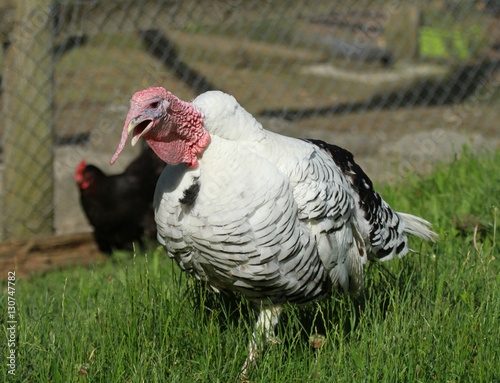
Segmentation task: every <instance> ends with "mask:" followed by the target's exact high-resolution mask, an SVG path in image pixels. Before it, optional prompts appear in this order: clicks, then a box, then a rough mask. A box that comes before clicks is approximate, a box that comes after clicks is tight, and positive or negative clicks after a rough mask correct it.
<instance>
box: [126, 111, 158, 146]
mask: <svg viewBox="0 0 500 383" xmlns="http://www.w3.org/2000/svg"><path fill="white" fill-rule="evenodd" d="M152 126H153V120H151V119H149V118H143V117H136V118H133V119H132V120H130V122H129V123H128V126H127V133H128V134H130V133H132V132H133V135H132V141H131V144H132V146H134V145H135V144H136V143H137V141H139V138H141V137H142V136H143V135H144V134H145V133H146V132H148V131H149V130H150V129H151V127H152Z"/></svg>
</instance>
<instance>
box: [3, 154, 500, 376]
mask: <svg viewBox="0 0 500 383" xmlns="http://www.w3.org/2000/svg"><path fill="white" fill-rule="evenodd" d="M499 164H500V153H496V154H493V155H489V156H482V157H476V156H472V155H470V154H467V155H465V156H463V157H462V158H461V159H458V160H456V161H455V162H453V163H452V164H450V165H443V166H441V167H440V169H439V170H438V171H436V172H435V173H433V174H431V175H430V176H428V177H427V178H425V179H423V178H416V177H411V176H410V177H409V178H408V180H407V182H405V183H402V186H400V187H398V188H397V189H394V188H390V187H382V188H379V189H380V190H381V193H382V195H383V196H384V197H385V198H386V200H387V201H388V202H389V203H391V204H392V205H393V206H394V207H395V208H396V209H397V210H400V211H407V212H412V213H414V214H418V215H421V216H423V217H425V218H427V219H429V220H431V221H432V222H434V224H435V229H436V230H437V232H438V233H439V234H440V236H441V240H440V242H439V243H437V244H426V243H422V242H421V241H418V240H412V241H411V245H412V247H413V248H414V249H415V250H416V253H415V254H410V255H409V256H407V257H405V258H403V259H400V260H394V261H391V262H388V263H383V264H382V263H373V264H370V265H369V266H368V267H367V268H366V288H365V290H364V293H363V295H362V296H361V297H360V298H358V299H351V298H348V297H345V296H343V295H342V294H340V293H334V294H333V296H332V297H331V298H330V299H328V300H326V301H324V302H322V303H321V304H318V303H315V304H311V305H309V306H307V307H304V308H297V307H291V306H290V307H287V310H286V313H285V315H283V316H282V320H281V321H280V324H279V325H278V328H277V331H276V334H277V338H278V339H279V341H276V342H274V343H275V344H272V345H269V346H268V347H267V348H266V349H265V351H264V352H263V353H262V354H261V356H260V358H259V359H258V363H257V366H256V368H254V369H253V370H252V371H251V374H250V376H249V378H250V381H255V382H296V381H297V382H306V381H307V382H333V381H335V382H351V381H360V382H361V381H366V382H379V381H390V382H405V381H406V382H415V381H420V382H429V381H437V382H469V381H470V382H494V381H499V380H500V368H499V366H500V323H499V315H500V314H499V313H500V276H499V274H498V272H499V268H500V260H499V258H500V257H499V252H498V244H497V242H498V234H497V232H496V231H497V226H498V221H499V219H500V214H499V213H498V210H497V208H498V205H499V204H498V202H499V201H498V196H499V195H500V186H499V185H500V182H499V181H500V178H499V177H500V169H499ZM476 222H480V223H481V227H480V228H479V229H478V231H477V235H476V238H475V239H474V229H475V223H476ZM476 247H477V249H476ZM5 272H6V271H5ZM3 287H4V292H5V291H6V285H3ZM15 298H16V309H17V313H16V319H17V321H18V322H17V332H16V343H17V359H16V370H15V372H16V375H15V377H14V378H12V377H11V376H10V375H8V374H7V370H6V369H5V367H6V363H5V360H6V358H5V357H4V359H3V360H2V364H1V365H2V367H1V368H0V380H1V381H7V382H9V381H16V382H163V381H168V382H194V381H206V382H231V381H236V380H237V378H238V375H239V372H240V368H241V366H242V364H243V362H244V360H245V358H246V354H247V342H248V338H249V334H250V333H251V329H252V324H253V320H252V319H250V318H251V317H252V316H251V315H250V314H249V312H250V308H249V304H248V303H247V302H246V301H245V300H244V299H242V298H239V297H233V299H224V298H223V297H222V296H220V295H216V294H212V293H209V292H207V291H206V290H205V289H204V288H203V287H202V286H199V285H198V284H196V283H194V281H193V279H192V278H189V277H188V276H187V275H185V274H183V273H181V272H180V271H179V268H178V267H177V266H176V265H175V264H174V263H173V262H172V261H171V260H169V259H168V258H167V256H166V255H165V253H163V251H162V250H161V249H159V248H156V247H155V246H150V247H149V248H148V250H147V251H137V252H136V255H135V256H134V257H131V256H130V255H129V254H123V253H122V254H116V256H115V257H114V258H113V260H110V261H108V262H106V263H103V264H96V265H94V266H93V267H91V268H90V269H83V268H76V269H73V270H66V271H58V272H51V273H49V274H46V275H45V276H39V277H35V278H32V279H30V280H17V281H16V292H15ZM0 312H1V313H2V314H1V315H0V317H1V318H2V321H1V326H2V332H3V333H4V334H5V337H3V339H4V340H2V341H1V342H2V343H1V345H0V348H1V349H2V352H1V353H2V356H3V355H6V351H7V350H6V348H5V346H6V344H7V342H6V340H5V339H6V337H7V335H8V333H7V323H6V322H7V319H6V316H5V315H6V313H7V294H4V295H3V296H2V298H1V299H0ZM316 332H317V333H320V334H323V335H325V336H326V341H325V343H324V344H323V346H322V347H320V348H319V349H314V348H312V347H311V346H310V345H309V342H308V339H309V337H310V335H312V334H314V333H316ZM4 350H5V351H4Z"/></svg>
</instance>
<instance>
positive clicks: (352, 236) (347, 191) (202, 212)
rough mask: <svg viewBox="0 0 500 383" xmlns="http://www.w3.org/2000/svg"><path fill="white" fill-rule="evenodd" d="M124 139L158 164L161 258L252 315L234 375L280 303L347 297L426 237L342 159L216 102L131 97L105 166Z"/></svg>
mask: <svg viewBox="0 0 500 383" xmlns="http://www.w3.org/2000/svg"><path fill="white" fill-rule="evenodd" d="M129 135H132V145H135V144H136V143H137V141H138V140H139V139H140V138H141V137H142V138H143V139H144V140H146V142H147V143H148V144H149V146H151V148H152V149H153V150H154V151H155V152H156V154H157V155H158V156H159V157H160V158H161V159H163V160H164V161H165V162H166V163H167V164H168V166H167V167H166V168H165V170H164V171H163V173H162V175H161V177H160V179H159V181H158V184H157V186H156V192H155V197H154V205H155V219H156V224H157V228H158V240H159V241H160V242H161V243H162V244H163V245H164V246H165V248H166V250H167V253H168V255H169V256H170V257H172V258H174V259H175V260H176V261H177V263H178V264H179V266H180V267H181V268H182V270H185V271H187V272H189V273H190V274H192V275H194V276H195V277H196V278H198V279H200V280H202V281H205V282H207V284H208V285H209V286H211V288H213V290H215V291H228V290H230V291H236V292H240V293H241V294H243V295H244V296H246V297H247V298H248V299H249V300H251V301H254V302H256V303H257V304H258V308H259V309H260V310H261V311H260V314H259V316H258V319H257V323H256V325H255V331H254V335H253V338H252V340H251V341H250V346H249V355H248V358H247V361H246V363H245V367H244V370H245V369H246V366H248V364H249V363H253V362H254V360H255V357H256V356H257V354H258V350H259V348H260V347H261V346H262V344H261V342H260V340H259V339H260V337H261V336H263V337H264V339H269V337H270V336H271V335H272V333H273V331H274V327H275V325H276V323H277V321H278V317H279V314H280V312H281V310H282V306H281V305H282V304H283V303H284V302H292V303H306V302H310V301H312V300H315V299H319V298H321V297H324V296H326V295H328V294H329V293H331V292H332V288H337V287H340V288H341V289H343V290H344V291H345V292H346V293H351V294H357V293H359V292H360V290H361V289H362V287H363V265H364V264H365V263H366V262H367V261H369V260H370V259H380V260H382V261H386V260H389V259H391V258H393V257H394V256H395V255H399V257H401V256H403V255H405V254H406V253H407V252H408V251H409V248H408V242H407V236H406V235H407V234H413V235H416V236H418V237H421V238H423V239H425V240H434V239H435V238H436V234H435V233H434V232H432V231H431V230H430V226H431V225H430V224H429V223H428V222H427V221H425V220H423V219H421V218H419V217H416V216H413V215H410V214H404V213H397V212H395V211H394V210H393V209H392V208H391V207H390V206H389V205H388V204H387V203H386V202H385V201H384V200H383V199H382V198H381V197H380V195H379V194H378V193H377V192H376V191H375V190H374V189H373V185H372V182H371V181H370V179H369V178H368V177H367V176H366V174H365V173H364V172H363V170H362V169H361V168H360V167H359V166H358V165H357V164H356V163H355V162H354V160H353V156H352V154H351V153H350V152H348V151H346V150H344V149H342V148H340V147H338V146H334V145H329V144H326V143H324V142H322V141H317V140H302V139H297V138H291V137H286V136H282V135H279V134H276V133H273V132H270V131H267V130H265V129H263V127H262V125H261V124H260V123H259V122H258V121H257V120H256V119H255V118H254V117H253V116H252V115H251V114H249V113H248V112H247V111H246V110H245V109H243V108H242V107H241V106H240V105H239V104H238V102H237V101H236V100H235V99H234V97H232V96H230V95H228V94H225V93H222V92H219V91H210V92H206V93H203V94H201V95H200V96H198V97H197V98H195V99H194V100H193V101H192V102H191V103H188V102H184V101H181V100H180V99H178V98H177V97H176V96H174V95H173V94H172V93H170V92H167V91H166V90H165V89H163V88H159V87H157V88H149V89H146V90H144V91H140V92H137V93H135V94H134V96H133V97H132V100H131V107H130V110H129V112H128V115H127V119H126V122H125V126H124V129H123V134H122V138H121V142H120V144H119V146H118V149H117V151H116V153H115V154H114V156H113V158H112V159H111V163H113V162H114V161H115V160H116V159H117V158H118V156H119V154H120V152H121V151H122V150H123V148H124V146H125V143H126V141H127V137H128V136H129Z"/></svg>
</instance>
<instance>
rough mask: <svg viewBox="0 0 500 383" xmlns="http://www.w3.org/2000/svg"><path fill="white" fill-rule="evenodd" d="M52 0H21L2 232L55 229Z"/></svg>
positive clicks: (8, 100) (11, 69)
mask: <svg viewBox="0 0 500 383" xmlns="http://www.w3.org/2000/svg"><path fill="white" fill-rule="evenodd" d="M52 9H53V8H52V0H20V1H18V2H17V9H16V19H17V21H16V23H15V25H16V28H15V31H14V33H12V34H11V36H10V37H11V38H10V43H11V45H10V47H9V49H8V50H7V53H6V57H5V62H4V73H3V82H4V84H3V94H2V98H3V102H2V105H3V111H2V114H3V123H4V142H3V148H4V153H3V159H4V175H3V185H4V186H3V195H2V204H3V206H2V212H3V237H11V238H13V237H26V236H31V235H40V234H51V233H53V231H54V208H53V204H54V201H53V195H54V182H53V181H54V176H53V160H54V153H53V125H54V123H53V122H54V121H53V109H54V81H53V80H54V79H53V71H54V68H53V46H54V27H53V26H54V20H53V14H52Z"/></svg>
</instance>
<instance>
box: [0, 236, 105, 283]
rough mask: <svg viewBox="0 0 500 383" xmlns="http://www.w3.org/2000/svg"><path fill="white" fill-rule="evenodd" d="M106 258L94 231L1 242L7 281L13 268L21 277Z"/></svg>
mask: <svg viewBox="0 0 500 383" xmlns="http://www.w3.org/2000/svg"><path fill="white" fill-rule="evenodd" d="M103 259H105V256H104V255H103V254H102V253H101V252H100V251H99V249H98V248H97V245H96V243H95V241H94V237H93V235H92V233H76V234H66V235H59V236H50V237H32V238H27V239H11V240H6V241H3V242H0V270H1V271H2V272H1V274H0V280H5V279H6V278H7V276H8V272H9V271H15V272H16V277H18V278H27V277H30V276H31V275H36V274H40V273H45V272H47V271H50V270H56V269H63V268H66V267H70V266H74V265H83V266H87V265H90V264H92V263H95V262H97V261H99V260H103Z"/></svg>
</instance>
